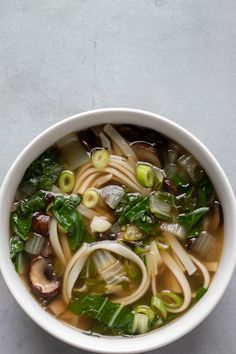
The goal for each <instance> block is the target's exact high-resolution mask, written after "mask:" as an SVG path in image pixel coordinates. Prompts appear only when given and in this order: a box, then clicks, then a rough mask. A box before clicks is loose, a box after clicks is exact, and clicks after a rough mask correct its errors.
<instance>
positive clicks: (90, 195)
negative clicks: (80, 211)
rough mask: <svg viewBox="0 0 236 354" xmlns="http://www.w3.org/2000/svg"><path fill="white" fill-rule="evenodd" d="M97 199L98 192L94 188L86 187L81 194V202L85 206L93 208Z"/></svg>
mask: <svg viewBox="0 0 236 354" xmlns="http://www.w3.org/2000/svg"><path fill="white" fill-rule="evenodd" d="M98 201H99V193H98V191H97V190H96V189H95V188H89V189H87V190H86V191H85V192H84V194H83V199H82V203H83V204H84V205H85V206H86V207H87V208H94V207H95V206H96V205H97V203H98Z"/></svg>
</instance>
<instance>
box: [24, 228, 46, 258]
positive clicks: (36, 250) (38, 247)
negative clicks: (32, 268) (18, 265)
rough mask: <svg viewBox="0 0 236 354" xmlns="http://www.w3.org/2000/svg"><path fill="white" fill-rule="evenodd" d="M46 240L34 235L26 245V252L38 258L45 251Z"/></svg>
mask: <svg viewBox="0 0 236 354" xmlns="http://www.w3.org/2000/svg"><path fill="white" fill-rule="evenodd" d="M44 242H45V238H44V237H43V236H41V235H39V234H36V233H33V235H32V237H31V238H29V239H28V240H27V242H26V244H25V251H26V252H27V253H29V254H33V255H35V256H37V255H38V254H40V253H41V252H42V250H43V246H44Z"/></svg>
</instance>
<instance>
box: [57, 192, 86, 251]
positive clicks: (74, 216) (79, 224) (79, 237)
mask: <svg viewBox="0 0 236 354" xmlns="http://www.w3.org/2000/svg"><path fill="white" fill-rule="evenodd" d="M80 202H81V196H78V195H70V196H69V197H65V196H61V195H60V196H57V197H56V198H55V200H54V203H53V206H52V211H53V214H54V216H55V218H56V219H57V221H58V222H59V224H60V226H61V227H62V228H63V229H64V230H65V231H66V232H67V233H68V236H69V239H68V240H69V243H70V247H71V249H72V250H76V249H77V248H78V247H79V246H80V244H81V242H82V241H83V238H84V234H85V232H86V231H85V225H84V222H83V217H82V215H81V214H80V213H79V212H78V211H77V209H76V207H77V206H78V205H79V203H80Z"/></svg>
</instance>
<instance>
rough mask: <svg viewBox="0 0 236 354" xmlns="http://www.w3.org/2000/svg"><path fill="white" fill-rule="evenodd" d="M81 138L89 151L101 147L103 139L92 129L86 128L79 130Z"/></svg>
mask: <svg viewBox="0 0 236 354" xmlns="http://www.w3.org/2000/svg"><path fill="white" fill-rule="evenodd" d="M79 137H80V140H81V141H82V143H83V145H84V147H85V148H86V150H87V151H89V152H91V151H92V150H93V149H94V148H97V147H101V146H102V144H101V141H100V139H99V137H98V136H97V135H96V134H94V132H93V131H92V129H85V130H82V131H80V132H79Z"/></svg>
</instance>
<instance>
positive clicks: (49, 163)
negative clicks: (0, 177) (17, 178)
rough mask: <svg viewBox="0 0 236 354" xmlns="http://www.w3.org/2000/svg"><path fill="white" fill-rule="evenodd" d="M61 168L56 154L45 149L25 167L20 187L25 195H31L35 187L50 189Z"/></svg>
mask: <svg viewBox="0 0 236 354" xmlns="http://www.w3.org/2000/svg"><path fill="white" fill-rule="evenodd" d="M62 169H63V166H62V165H61V164H60V163H59V161H58V157H57V154H56V153H55V152H54V151H52V150H47V151H45V152H44V153H43V154H42V155H40V156H39V157H38V158H37V159H36V160H35V161H33V162H32V164H31V165H30V166H29V167H28V168H27V170H26V172H25V174H24V177H23V179H22V181H21V184H20V189H21V190H22V191H23V192H24V193H26V194H27V195H32V194H33V193H34V192H35V191H36V190H37V189H44V190H47V191H50V190H51V188H52V186H53V184H55V183H56V181H57V180H58V177H59V176H60V173H61V171H62Z"/></svg>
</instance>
